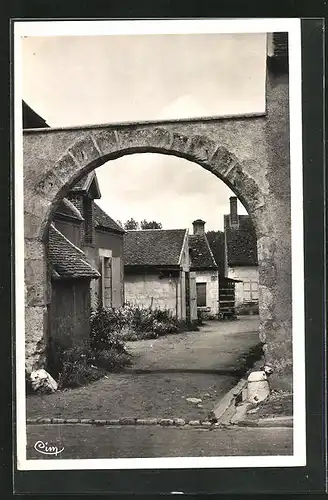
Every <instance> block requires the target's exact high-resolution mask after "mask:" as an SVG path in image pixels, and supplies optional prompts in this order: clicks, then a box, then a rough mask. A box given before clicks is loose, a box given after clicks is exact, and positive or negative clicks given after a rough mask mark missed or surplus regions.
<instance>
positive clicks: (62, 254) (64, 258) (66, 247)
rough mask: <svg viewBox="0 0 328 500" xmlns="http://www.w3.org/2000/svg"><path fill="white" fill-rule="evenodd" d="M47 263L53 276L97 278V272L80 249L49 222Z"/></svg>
mask: <svg viewBox="0 0 328 500" xmlns="http://www.w3.org/2000/svg"><path fill="white" fill-rule="evenodd" d="M48 257H49V263H50V266H51V269H52V275H53V277H60V278H74V279H77V278H99V276H100V274H99V272H98V271H97V270H96V269H94V268H93V267H92V266H91V264H89V262H88V261H87V258H86V255H85V253H84V252H82V250H80V249H79V248H78V247H76V246H75V245H73V243H71V242H70V241H69V240H68V239H67V238H66V237H65V236H64V235H63V234H62V233H61V232H60V231H58V229H56V228H55V226H54V225H53V224H51V226H50V228H49V246H48Z"/></svg>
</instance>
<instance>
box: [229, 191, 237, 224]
mask: <svg viewBox="0 0 328 500" xmlns="http://www.w3.org/2000/svg"><path fill="white" fill-rule="evenodd" d="M230 227H234V228H237V229H238V227H239V217H238V211H237V197H236V196H231V197H230Z"/></svg>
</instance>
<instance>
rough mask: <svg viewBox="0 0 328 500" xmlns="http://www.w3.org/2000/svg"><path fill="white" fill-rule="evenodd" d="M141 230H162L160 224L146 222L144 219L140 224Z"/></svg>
mask: <svg viewBox="0 0 328 500" xmlns="http://www.w3.org/2000/svg"><path fill="white" fill-rule="evenodd" d="M140 227H141V229H162V227H163V226H162V223H161V222H156V221H154V220H153V221H147V220H146V219H144V220H142V221H141V222H140Z"/></svg>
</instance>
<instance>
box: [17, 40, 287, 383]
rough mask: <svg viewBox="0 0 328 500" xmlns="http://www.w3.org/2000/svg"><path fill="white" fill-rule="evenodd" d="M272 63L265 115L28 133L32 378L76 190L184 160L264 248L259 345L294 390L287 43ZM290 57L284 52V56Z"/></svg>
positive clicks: (41, 358)
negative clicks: (228, 194)
mask: <svg viewBox="0 0 328 500" xmlns="http://www.w3.org/2000/svg"><path fill="white" fill-rule="evenodd" d="M283 35H284V34H279V36H278V35H274V42H276V46H277V47H278V49H279V50H276V51H274V52H273V56H272V57H268V72H267V83H266V112H265V114H263V116H258V115H256V116H242V117H235V118H218V119H211V120H191V121H185V120H183V121H172V122H162V123H161V122H156V123H148V122H147V123H133V124H121V125H117V124H116V125H115V126H114V125H110V124H109V125H108V126H84V127H74V128H63V129H52V128H47V129H31V130H25V131H24V142H23V148H24V221H25V311H26V312H25V324H26V330H25V338H26V369H27V371H28V372H31V371H32V370H33V369H36V368H42V367H44V366H45V363H46V346H47V342H48V336H49V331H48V319H47V304H48V303H49V301H50V296H51V287H50V280H49V279H48V276H47V265H46V253H45V252H46V250H45V243H44V242H45V241H46V240H47V230H48V227H49V222H50V220H51V218H52V215H53V214H54V212H55V210H56V208H57V206H58V204H59V202H60V200H61V199H62V197H63V196H65V194H66V193H67V192H68V190H69V188H70V186H72V185H73V184H74V183H75V182H77V181H78V180H79V179H80V178H82V177H83V176H84V175H85V174H86V173H88V172H90V171H91V170H93V169H95V168H97V167H98V166H100V165H102V164H104V163H105V162H107V161H109V160H112V159H115V158H118V157H120V156H123V155H125V154H131V153H140V152H156V153H163V154H173V155H176V156H179V157H182V158H186V159H188V160H191V161H193V162H196V163H197V164H199V165H200V168H205V169H207V170H209V171H211V172H212V173H213V174H214V175H216V176H217V177H219V178H220V179H221V180H222V181H224V182H225V183H226V184H227V185H228V186H229V187H230V188H231V189H232V190H233V191H234V193H235V194H236V196H238V197H239V199H240V200H241V201H242V202H243V203H244V205H245V206H246V208H247V210H248V212H249V215H250V216H251V218H252V221H253V223H254V227H255V229H256V232H257V239H258V256H259V302H260V319H261V326H260V338H261V340H262V341H264V342H265V355H266V363H268V364H271V366H272V368H273V374H272V378H271V385H272V387H276V388H278V387H279V388H288V389H291V385H292V312H291V311H292V307H291V305H292V302H291V301H292V298H291V217H290V169H289V113H288V110H289V105H288V92H289V90H288V87H289V86H288V61H287V41H286V40H284V39H282V38H281V36H283ZM282 48H283V50H282Z"/></svg>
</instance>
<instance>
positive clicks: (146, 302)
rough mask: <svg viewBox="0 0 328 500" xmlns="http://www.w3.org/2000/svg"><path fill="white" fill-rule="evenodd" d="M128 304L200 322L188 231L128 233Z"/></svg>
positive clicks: (126, 243)
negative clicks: (164, 311) (164, 310)
mask: <svg viewBox="0 0 328 500" xmlns="http://www.w3.org/2000/svg"><path fill="white" fill-rule="evenodd" d="M124 288H125V300H126V302H129V303H131V304H134V305H138V306H140V307H152V308H156V307H157V308H160V309H168V310H169V311H170V312H171V314H172V315H173V316H175V317H176V318H177V319H181V320H186V321H195V320H196V319H197V298H196V273H195V272H193V271H191V267H190V257H189V240H188V230H187V229H165V230H164V229H145V230H136V231H127V232H126V234H125V236H124Z"/></svg>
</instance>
